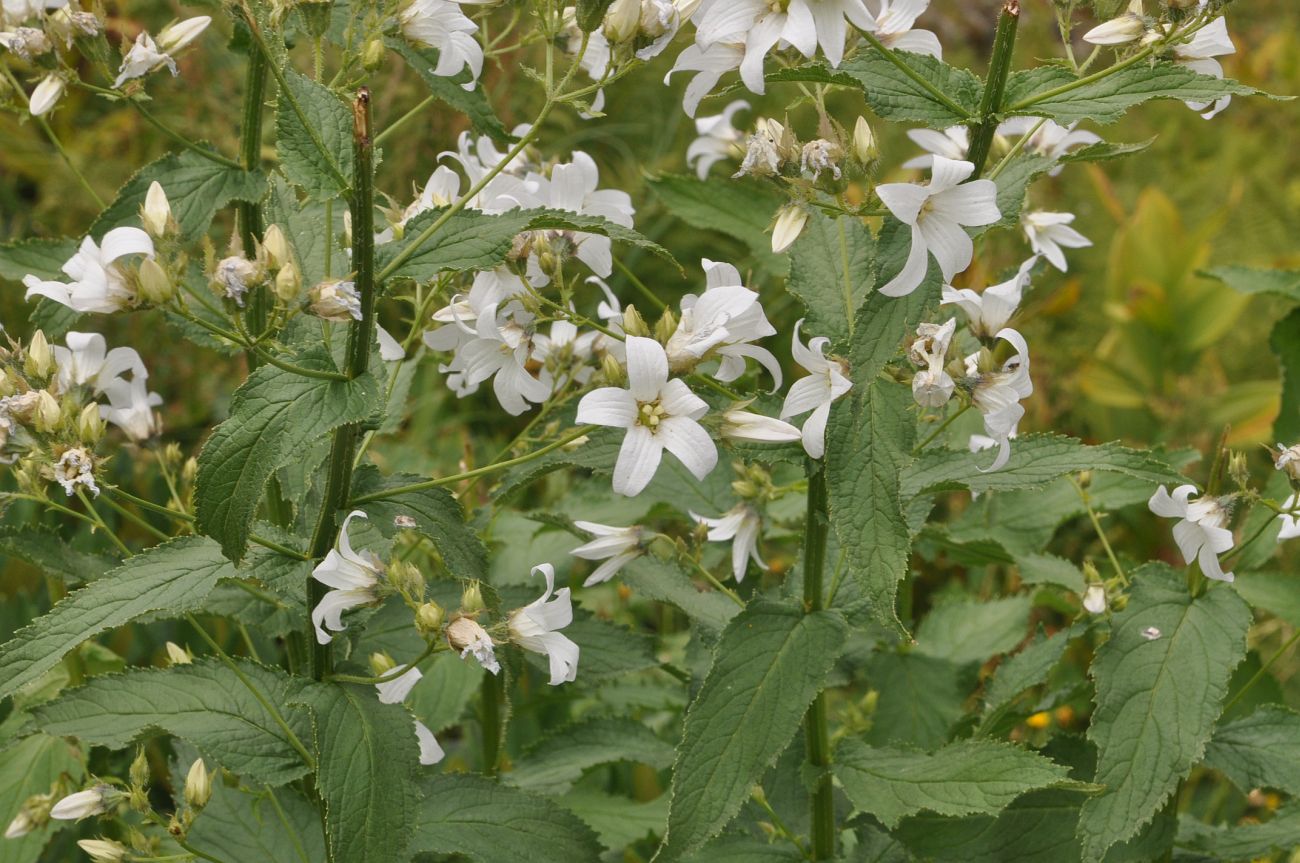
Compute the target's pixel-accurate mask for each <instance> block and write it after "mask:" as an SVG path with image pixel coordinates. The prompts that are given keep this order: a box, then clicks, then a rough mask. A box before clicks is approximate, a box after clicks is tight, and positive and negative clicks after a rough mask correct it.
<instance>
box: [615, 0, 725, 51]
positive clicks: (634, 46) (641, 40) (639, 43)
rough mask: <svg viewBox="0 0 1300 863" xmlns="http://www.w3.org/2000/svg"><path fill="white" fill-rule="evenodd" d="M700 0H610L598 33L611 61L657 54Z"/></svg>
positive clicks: (697, 6)
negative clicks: (607, 47) (604, 42)
mask: <svg viewBox="0 0 1300 863" xmlns="http://www.w3.org/2000/svg"><path fill="white" fill-rule="evenodd" d="M701 2H702V0H614V2H613V3H611V4H610V6H609V9H608V10H607V11H606V12H605V20H604V22H603V24H602V25H601V29H600V32H601V35H602V36H604V37H605V41H606V42H608V43H609V47H610V49H611V53H612V54H613V58H614V60H615V62H619V61H621V60H623V59H626V58H628V57H632V56H635V57H636V58H638V59H642V60H644V59H649V58H650V57H653V56H654V55H655V54H658V53H659V51H660V50H662V49H663V47H664V45H666V44H667V43H668V42H669V41H670V40H671V39H672V38H673V36H674V35H676V33H677V30H678V28H680V27H681V25H682V22H683V21H686V20H688V19H689V18H690V17H691V15H693V14H695V10H696V9H698V8H699V7H700V3H701Z"/></svg>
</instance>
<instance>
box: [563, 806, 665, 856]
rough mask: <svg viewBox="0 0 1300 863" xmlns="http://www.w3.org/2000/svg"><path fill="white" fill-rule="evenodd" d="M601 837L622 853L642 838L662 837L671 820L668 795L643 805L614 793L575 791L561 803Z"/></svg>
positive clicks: (605, 843) (608, 845) (607, 844)
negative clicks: (622, 850) (669, 819)
mask: <svg viewBox="0 0 1300 863" xmlns="http://www.w3.org/2000/svg"><path fill="white" fill-rule="evenodd" d="M557 802H558V803H559V804H560V805H561V806H563V807H564V808H565V809H568V810H569V811H570V812H572V813H573V814H574V815H577V816H578V817H579V818H581V819H582V820H583V823H585V824H586V825H587V826H588V827H590V828H591V829H592V830H595V831H596V834H597V835H598V836H600V842H601V844H602V845H604V846H605V847H606V848H608V849H610V850H613V851H618V850H621V849H623V848H626V847H627V846H629V845H632V844H633V843H635V842H637V841H638V840H641V839H646V838H647V837H650V836H661V835H663V832H664V824H665V823H667V821H668V795H667V794H661V795H659V796H658V797H656V798H655V799H654V800H650V801H648V802H645V803H642V802H640V801H637V800H631V799H629V798H627V797H621V796H617V795H614V794H601V793H599V792H595V791H574V792H571V793H569V794H566V795H564V796H563V797H561V798H559V799H558V801H557Z"/></svg>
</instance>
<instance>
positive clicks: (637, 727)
mask: <svg viewBox="0 0 1300 863" xmlns="http://www.w3.org/2000/svg"><path fill="white" fill-rule="evenodd" d="M617 761H635V762H638V763H641V764H649V765H650V766H651V767H657V768H664V767H667V766H669V765H670V764H672V761H673V747H672V746H671V745H670V744H668V743H665V742H664V741H663V740H660V739H659V737H657V736H656V735H655V733H654V732H653V731H651V730H650V729H649V728H647V727H646V726H645V725H642V724H641V723H640V722H635V721H633V720H631V719H614V718H608V719H591V720H588V721H585V722H578V723H576V724H574V725H570V726H568V727H566V728H562V729H560V730H559V731H556V732H555V733H553V734H549V735H547V736H546V737H543V738H542V739H541V740H539V741H537V743H535V744H534V745H533V746H532V747H531V748H530V749H529V751H528V752H527V753H526V754H525V755H523V756H522V757H521V758H519V760H517V761H516V762H515V764H514V768H513V769H512V770H511V771H510V772H509V773H507V774H506V775H505V780H506V781H507V782H509V783H510V784H511V785H517V786H518V787H520V788H526V789H528V790H529V791H535V792H537V793H538V794H545V795H547V796H551V797H553V796H555V795H558V794H563V793H564V792H566V791H568V790H569V789H570V788H572V787H573V783H575V782H577V781H578V780H579V779H580V778H581V777H582V774H583V773H584V772H585V771H586V770H587V769H588V768H591V767H595V766H597V765H599V764H612V763H614V762H617Z"/></svg>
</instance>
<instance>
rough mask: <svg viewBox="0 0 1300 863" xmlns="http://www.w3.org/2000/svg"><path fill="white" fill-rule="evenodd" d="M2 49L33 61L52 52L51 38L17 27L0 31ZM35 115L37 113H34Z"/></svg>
mask: <svg viewBox="0 0 1300 863" xmlns="http://www.w3.org/2000/svg"><path fill="white" fill-rule="evenodd" d="M0 48H5V49H7V50H9V51H12V52H13V53H14V55H15V56H17V57H20V58H21V59H23V60H31V59H32V58H33V57H37V56H39V55H41V54H44V53H45V52H46V51H48V50H50V40H49V37H47V36H46V35H45V31H44V30H41V29H38V28H36V27H16V28H14V29H13V30H4V31H0ZM33 113H35V112H33Z"/></svg>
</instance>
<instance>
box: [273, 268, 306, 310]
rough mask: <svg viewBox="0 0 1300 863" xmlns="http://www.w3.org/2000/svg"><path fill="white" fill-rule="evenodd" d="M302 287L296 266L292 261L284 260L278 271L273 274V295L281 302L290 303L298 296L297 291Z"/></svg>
mask: <svg viewBox="0 0 1300 863" xmlns="http://www.w3.org/2000/svg"><path fill="white" fill-rule="evenodd" d="M301 289H302V276H300V275H299V274H298V268H297V267H296V266H294V263H293V261H287V262H285V264H284V266H282V267H280V272H278V273H276V274H275V295H276V296H277V297H279V298H280V300H281V301H282V302H285V303H292V302H293V301H294V300H295V299H297V298H298V291H300V290H301Z"/></svg>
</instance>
